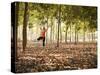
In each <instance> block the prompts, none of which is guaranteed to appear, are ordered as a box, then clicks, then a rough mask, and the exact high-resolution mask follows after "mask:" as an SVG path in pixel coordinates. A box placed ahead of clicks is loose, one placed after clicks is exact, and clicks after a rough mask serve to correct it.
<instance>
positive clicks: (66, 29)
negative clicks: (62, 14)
mask: <svg viewBox="0 0 100 75" xmlns="http://www.w3.org/2000/svg"><path fill="white" fill-rule="evenodd" d="M67 30H68V27H67V25H66V32H65V43H67Z"/></svg>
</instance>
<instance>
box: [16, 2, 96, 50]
mask: <svg viewBox="0 0 100 75" xmlns="http://www.w3.org/2000/svg"><path fill="white" fill-rule="evenodd" d="M16 12H17V14H16V23H17V28H16V29H18V26H19V25H22V26H23V32H22V33H23V35H22V36H23V51H24V50H25V47H26V45H27V27H28V28H30V29H31V28H33V27H37V29H38V30H39V27H40V26H45V27H50V30H49V31H50V34H48V32H47V34H46V43H48V40H50V41H51V43H52V42H57V47H59V42H62V40H63V36H64V37H65V39H64V40H65V43H68V36H70V42H71V41H72V40H71V38H73V37H72V36H71V35H72V32H74V39H75V41H74V42H75V44H77V43H78V38H79V35H80V34H83V43H84V42H85V40H86V37H85V36H86V34H89V38H92V41H94V40H95V32H96V31H97V8H96V7H88V6H72V5H58V4H42V3H21V2H20V3H18V2H17V3H16ZM38 30H37V31H38ZM17 34H18V33H17ZM48 37H49V38H50V39H49V38H48ZM54 38H56V41H55V40H54ZM16 44H17V42H16Z"/></svg>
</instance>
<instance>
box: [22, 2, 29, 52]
mask: <svg viewBox="0 0 100 75" xmlns="http://www.w3.org/2000/svg"><path fill="white" fill-rule="evenodd" d="M27 21H28V3H25V10H24V20H23V51H25V48H26V45H27Z"/></svg>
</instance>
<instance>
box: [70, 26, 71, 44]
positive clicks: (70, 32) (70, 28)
mask: <svg viewBox="0 0 100 75" xmlns="http://www.w3.org/2000/svg"><path fill="white" fill-rule="evenodd" d="M70 43H71V25H70Z"/></svg>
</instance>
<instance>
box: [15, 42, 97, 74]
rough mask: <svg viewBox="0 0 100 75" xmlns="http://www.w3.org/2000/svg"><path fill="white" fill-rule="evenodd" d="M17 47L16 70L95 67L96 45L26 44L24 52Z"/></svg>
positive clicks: (32, 70)
mask: <svg viewBox="0 0 100 75" xmlns="http://www.w3.org/2000/svg"><path fill="white" fill-rule="evenodd" d="M21 50H22V47H21V46H20V45H19V47H18V61H17V62H16V72H19V73H23V72H42V71H43V72H44V71H59V70H78V69H90V68H97V45H96V43H91V44H84V45H83V44H82V43H81V44H76V45H75V44H64V43H61V44H60V45H59V48H58V47H56V46H55V44H48V45H47V46H46V47H42V46H40V47H39V46H38V47H34V46H32V45H31V46H30V45H28V46H27V48H26V50H25V51H24V52H22V51H21Z"/></svg>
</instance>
